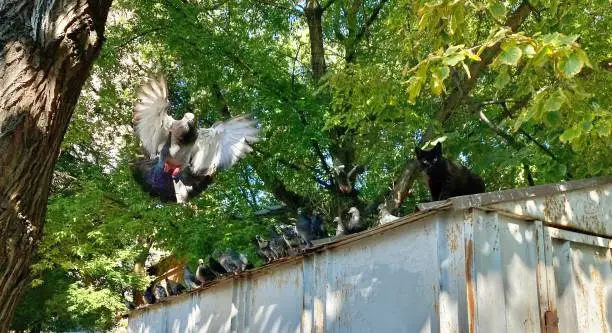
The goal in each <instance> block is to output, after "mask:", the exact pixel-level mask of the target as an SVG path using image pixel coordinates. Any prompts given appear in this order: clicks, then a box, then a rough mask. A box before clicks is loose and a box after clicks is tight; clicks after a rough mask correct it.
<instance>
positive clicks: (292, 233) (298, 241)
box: [278, 224, 304, 248]
mask: <svg viewBox="0 0 612 333" xmlns="http://www.w3.org/2000/svg"><path fill="white" fill-rule="evenodd" d="M278 228H279V229H280V231H281V234H282V236H283V239H284V240H285V243H287V246H289V248H295V247H300V246H301V245H302V244H304V240H303V239H302V238H301V237H300V235H299V234H298V233H297V230H296V229H295V226H292V225H287V224H281V225H279V226H278Z"/></svg>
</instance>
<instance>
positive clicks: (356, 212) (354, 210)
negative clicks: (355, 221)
mask: <svg viewBox="0 0 612 333" xmlns="http://www.w3.org/2000/svg"><path fill="white" fill-rule="evenodd" d="M348 213H349V214H351V216H359V210H358V209H357V207H351V209H349V211H348Z"/></svg>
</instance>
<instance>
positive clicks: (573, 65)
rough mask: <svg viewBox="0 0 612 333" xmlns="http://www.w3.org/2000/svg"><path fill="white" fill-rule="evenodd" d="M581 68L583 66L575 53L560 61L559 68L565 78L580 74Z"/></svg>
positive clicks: (581, 60) (582, 62)
mask: <svg viewBox="0 0 612 333" xmlns="http://www.w3.org/2000/svg"><path fill="white" fill-rule="evenodd" d="M582 66H584V61H583V59H582V58H581V57H580V56H579V55H578V54H577V53H572V54H570V55H569V56H568V57H567V58H565V59H564V60H562V65H561V68H562V70H563V74H564V75H565V76H566V77H572V76H574V75H576V74H578V73H580V70H581V69H582Z"/></svg>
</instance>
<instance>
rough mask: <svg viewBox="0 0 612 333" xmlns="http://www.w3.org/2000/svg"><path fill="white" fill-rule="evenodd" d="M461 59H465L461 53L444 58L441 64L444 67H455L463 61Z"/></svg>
mask: <svg viewBox="0 0 612 333" xmlns="http://www.w3.org/2000/svg"><path fill="white" fill-rule="evenodd" d="M463 59H465V55H464V54H463V53H455V54H453V55H451V56H449V57H446V58H445V59H444V60H443V61H442V62H443V63H444V64H445V65H449V66H455V65H456V64H458V63H459V62H460V61H463Z"/></svg>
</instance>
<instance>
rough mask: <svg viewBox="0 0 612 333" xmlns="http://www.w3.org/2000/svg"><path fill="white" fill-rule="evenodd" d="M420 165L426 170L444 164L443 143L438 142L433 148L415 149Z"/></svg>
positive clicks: (431, 169) (434, 168)
mask: <svg viewBox="0 0 612 333" xmlns="http://www.w3.org/2000/svg"><path fill="white" fill-rule="evenodd" d="M414 152H415V153H416V156H417V159H418V161H419V165H420V166H421V169H423V171H425V172H429V171H433V170H436V169H438V168H441V167H442V166H443V158H442V145H441V144H440V143H439V142H438V143H437V144H436V146H435V147H434V148H433V149H431V150H422V149H420V148H419V147H416V148H415V149H414Z"/></svg>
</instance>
